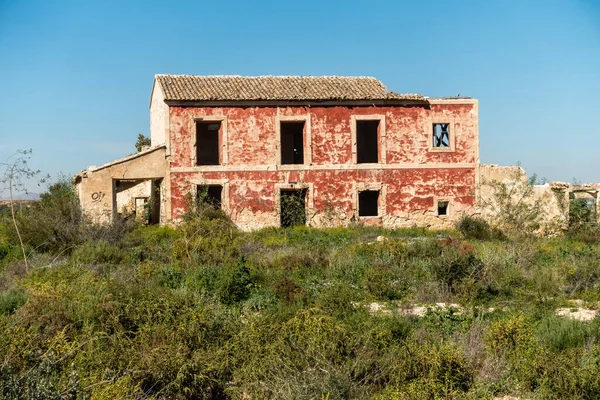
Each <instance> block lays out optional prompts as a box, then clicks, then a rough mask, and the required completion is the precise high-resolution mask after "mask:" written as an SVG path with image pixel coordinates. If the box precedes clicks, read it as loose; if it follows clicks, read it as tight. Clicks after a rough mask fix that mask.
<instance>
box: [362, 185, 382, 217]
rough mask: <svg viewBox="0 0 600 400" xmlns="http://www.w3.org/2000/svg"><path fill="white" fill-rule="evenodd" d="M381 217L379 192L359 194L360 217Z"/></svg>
mask: <svg viewBox="0 0 600 400" xmlns="http://www.w3.org/2000/svg"><path fill="white" fill-rule="evenodd" d="M378 215H379V190H363V191H362V192H358V216H359V217H377V216H378Z"/></svg>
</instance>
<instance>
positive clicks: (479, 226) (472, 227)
mask: <svg viewBox="0 0 600 400" xmlns="http://www.w3.org/2000/svg"><path fill="white" fill-rule="evenodd" d="M455 227H456V230H457V231H459V232H460V233H461V234H462V235H463V237H464V238H465V239H477V240H492V239H496V240H505V239H506V236H505V235H504V233H502V231H501V230H500V229H498V228H493V227H491V226H490V224H489V223H488V222H487V221H486V220H485V219H483V218H482V217H477V216H470V215H463V216H461V217H460V218H459V220H458V221H457V222H456V224H455Z"/></svg>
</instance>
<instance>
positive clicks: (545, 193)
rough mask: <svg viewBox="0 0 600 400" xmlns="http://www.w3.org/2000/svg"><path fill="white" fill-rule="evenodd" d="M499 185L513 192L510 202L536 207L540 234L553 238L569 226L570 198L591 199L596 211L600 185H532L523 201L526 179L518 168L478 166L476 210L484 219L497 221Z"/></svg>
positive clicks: (551, 183)
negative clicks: (538, 212) (478, 178)
mask: <svg viewBox="0 0 600 400" xmlns="http://www.w3.org/2000/svg"><path fill="white" fill-rule="evenodd" d="M498 184H503V185H506V186H507V187H509V188H516V189H515V190H514V191H513V192H512V193H513V198H512V201H513V202H519V201H523V202H526V203H527V204H530V205H536V206H537V207H539V209H540V216H539V223H540V225H541V227H540V229H539V233H545V234H552V233H556V232H559V231H561V230H563V229H566V227H567V224H568V222H569V221H568V216H569V203H570V199H571V198H579V197H586V198H590V199H592V201H593V204H594V207H595V209H594V211H597V200H598V192H599V190H600V184H584V185H579V184H569V183H564V182H549V183H544V184H533V185H532V186H531V195H529V196H525V197H523V196H522V193H523V188H524V187H525V186H526V185H528V178H527V174H526V173H525V171H524V170H523V169H522V168H521V167H519V166H498V165H491V164H482V165H481V166H480V188H479V194H480V195H479V196H480V197H479V201H478V207H477V208H478V211H479V212H480V213H481V214H482V215H483V216H484V217H485V218H487V219H490V220H494V219H495V218H497V211H498V201H499V199H498V195H497V193H498V190H497V185H498ZM596 215H597V213H596Z"/></svg>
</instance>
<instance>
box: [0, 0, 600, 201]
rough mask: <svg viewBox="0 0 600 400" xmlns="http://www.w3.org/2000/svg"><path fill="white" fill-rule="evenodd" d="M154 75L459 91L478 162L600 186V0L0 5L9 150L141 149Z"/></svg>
mask: <svg viewBox="0 0 600 400" xmlns="http://www.w3.org/2000/svg"><path fill="white" fill-rule="evenodd" d="M158 73H172V74H194V75H226V74H236V75H288V74H293V75H361V76H375V77H377V78H379V79H381V80H382V81H383V82H384V83H385V84H386V85H387V86H388V87H389V88H390V89H391V90H394V91H396V92H400V93H422V94H424V95H426V96H454V95H456V94H457V93H460V94H461V95H462V96H472V97H475V98H477V99H479V109H480V131H479V133H480V148H481V162H483V163H495V164H506V165H508V164H513V163H516V162H521V164H522V165H523V167H524V168H525V169H526V170H527V172H528V173H529V174H532V173H537V174H538V175H539V176H540V177H546V178H548V179H549V180H563V181H571V180H572V179H573V178H576V179H577V180H579V181H583V182H586V181H596V182H600V155H599V149H600V105H599V102H598V99H599V97H600V0H563V1H558V0H540V1H534V0H521V1H512V0H487V1H476V0H471V1H466V0H465V1H449V0H443V1H437V0H428V1H412V0H411V1H403V0H402V1H401V0H394V1H392V0H390V1H377V0H374V1H351V0H344V1H324V0H320V1H308V0H306V1H302V2H292V1H281V0H280V1H274V2H267V1H254V0H253V1H249V0H245V1H206V2H205V1H187V2H186V1H172V2H158V1H150V0H144V1H124V0H121V1H108V0H107V1H104V0H103V1H79V0H77V1H69V0H55V1H50V0H40V1H26V0H23V1H13V0H0V159H2V160H4V159H6V157H7V156H8V155H10V154H11V153H12V152H14V151H15V150H17V149H26V148H32V149H33V158H32V160H31V166H32V167H34V168H36V169H37V168H39V169H41V170H42V171H43V172H44V173H49V174H51V175H53V176H56V175H57V174H58V173H59V172H63V173H66V174H74V173H77V172H79V171H80V170H83V169H85V168H86V167H87V166H88V165H101V164H103V163H106V162H108V161H111V160H113V159H117V158H121V157H123V156H125V155H128V154H130V153H132V152H135V148H134V143H135V141H136V137H137V134H138V133H144V134H146V135H149V112H148V105H149V101H150V91H151V89H152V81H153V77H154V75H155V74H158ZM32 190H36V189H35V188H34V187H32Z"/></svg>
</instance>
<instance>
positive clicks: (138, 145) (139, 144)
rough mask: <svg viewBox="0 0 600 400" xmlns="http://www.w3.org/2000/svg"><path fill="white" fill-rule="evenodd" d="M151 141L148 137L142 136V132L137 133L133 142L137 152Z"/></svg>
mask: <svg viewBox="0 0 600 400" xmlns="http://www.w3.org/2000/svg"><path fill="white" fill-rule="evenodd" d="M151 143H152V142H151V141H150V138H149V137H146V136H144V134H142V133H139V134H138V137H137V142H135V148H136V149H137V151H138V152H140V151H142V148H143V147H144V146H150V144H151Z"/></svg>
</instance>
